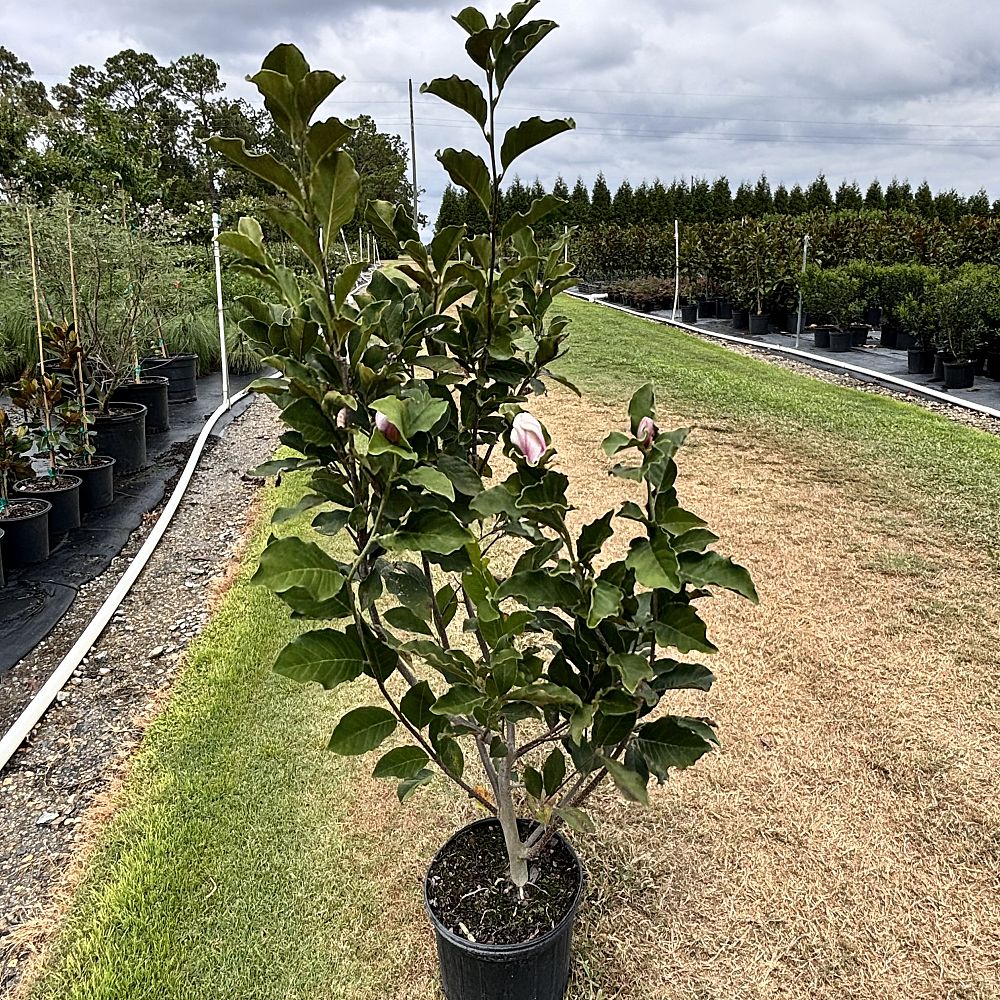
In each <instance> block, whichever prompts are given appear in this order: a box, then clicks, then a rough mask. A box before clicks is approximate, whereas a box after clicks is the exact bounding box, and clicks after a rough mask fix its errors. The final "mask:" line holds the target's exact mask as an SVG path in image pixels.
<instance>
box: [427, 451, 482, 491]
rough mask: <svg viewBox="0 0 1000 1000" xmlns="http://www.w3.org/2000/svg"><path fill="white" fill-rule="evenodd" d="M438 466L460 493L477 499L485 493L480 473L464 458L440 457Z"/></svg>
mask: <svg viewBox="0 0 1000 1000" xmlns="http://www.w3.org/2000/svg"><path fill="white" fill-rule="evenodd" d="M437 465H438V468H439V469H440V470H441V471H442V472H443V473H444V474H445V475H446V476H447V477H448V478H449V479H450V480H451V482H452V485H453V486H454V487H455V489H456V490H458V492H459V493H462V494H464V495H465V496H467V497H475V496H479V494H480V493H482V492H483V481H482V479H481V478H480V476H479V473H478V472H476V470H475V469H473V468H472V466H471V465H469V463H468V462H466V461H465V459H464V458H459V457H458V456H457V455H441V456H439V457H438V460H437Z"/></svg>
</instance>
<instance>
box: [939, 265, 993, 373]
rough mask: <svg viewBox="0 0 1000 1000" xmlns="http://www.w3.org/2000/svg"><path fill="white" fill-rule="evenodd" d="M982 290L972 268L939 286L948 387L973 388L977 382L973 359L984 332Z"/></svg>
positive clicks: (941, 333)
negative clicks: (971, 270)
mask: <svg viewBox="0 0 1000 1000" xmlns="http://www.w3.org/2000/svg"><path fill="white" fill-rule="evenodd" d="M983 291H984V288H983V285H982V283H981V282H980V280H979V278H978V276H977V275H976V273H975V272H969V271H967V272H965V273H962V272H960V273H959V274H957V275H956V276H955V277H953V278H951V279H950V280H949V281H944V282H942V283H941V284H940V285H939V286H938V289H937V292H936V295H935V306H936V311H937V318H938V324H939V333H938V347H939V348H940V350H941V352H942V353H943V356H944V358H945V360H943V361H942V367H943V369H944V387H945V388H946V389H971V388H972V385H973V383H974V382H975V363H974V360H973V358H974V356H975V352H976V350H977V349H978V347H979V345H980V342H981V335H982V331H983V314H984V305H985V303H984V302H983V299H982V295H983Z"/></svg>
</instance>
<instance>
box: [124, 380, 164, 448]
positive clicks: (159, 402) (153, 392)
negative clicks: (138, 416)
mask: <svg viewBox="0 0 1000 1000" xmlns="http://www.w3.org/2000/svg"><path fill="white" fill-rule="evenodd" d="M169 395H170V379H168V378H166V377H165V376H163V375H144V376H143V378H142V381H141V382H126V383H125V384H124V385H120V386H118V388H117V389H115V391H114V392H113V393H112V394H111V402H112V403H142V405H143V406H145V407H146V433H147V434H162V433H163V432H164V431H169V430H170V403H169Z"/></svg>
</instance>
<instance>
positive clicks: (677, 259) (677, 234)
mask: <svg viewBox="0 0 1000 1000" xmlns="http://www.w3.org/2000/svg"><path fill="white" fill-rule="evenodd" d="M680 297H681V231H680V226H679V224H678V222H677V220H676V219H674V308H673V312H671V314H670V318H671V319H677V306H678V304H679V302H680Z"/></svg>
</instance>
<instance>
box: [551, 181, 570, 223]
mask: <svg viewBox="0 0 1000 1000" xmlns="http://www.w3.org/2000/svg"><path fill="white" fill-rule="evenodd" d="M552 193H553V194H554V195H555V196H556V197H557V198H562V200H563V201H564V202H566V204H565V205H563V206H562V208H560V209H559V210H558V211H557V212H556V213H555V214H554V216H553V226H554V228H555V229H556V230H557V231H558V232H560V233H561V232H562V231H563V226H571V225H573V206H572V205H571V204H570V200H569V185H568V184H567V183H566V181H564V180H563V177H562V174H560V175H559V176H558V177H557V178H556V181H555V183H554V184H553V185H552Z"/></svg>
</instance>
